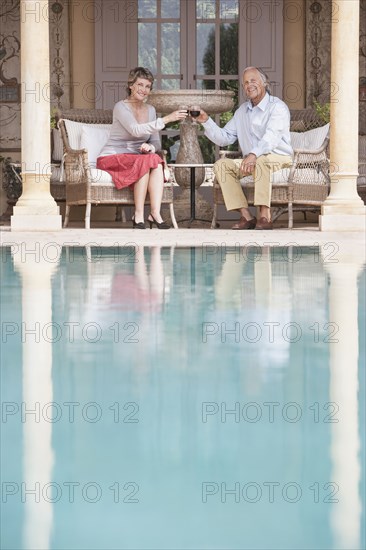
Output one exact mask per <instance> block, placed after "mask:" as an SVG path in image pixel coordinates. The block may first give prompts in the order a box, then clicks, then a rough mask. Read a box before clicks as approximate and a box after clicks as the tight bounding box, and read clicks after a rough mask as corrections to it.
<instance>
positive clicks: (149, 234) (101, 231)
mask: <svg viewBox="0 0 366 550" xmlns="http://www.w3.org/2000/svg"><path fill="white" fill-rule="evenodd" d="M77 225H78V226H77V227H70V228H67V229H63V230H62V231H57V232H37V231H34V232H17V231H10V227H9V226H4V227H1V228H0V245H1V246H10V245H18V246H19V245H20V244H22V245H23V246H26V248H27V250H31V249H32V246H33V247H35V246H46V245H47V246H49V245H50V243H54V244H57V245H60V246H61V245H69V246H87V245H93V246H101V247H110V246H127V245H129V246H178V247H187V246H196V247H209V246H211V247H214V248H216V249H218V248H219V247H235V246H291V245H292V246H296V245H299V246H320V247H321V249H322V251H323V253H324V254H326V255H328V256H329V257H330V255H331V254H335V257H342V258H343V257H344V258H348V257H349V258H351V257H352V256H354V257H355V258H357V263H359V262H365V253H366V240H365V233H364V232H346V231H345V232H340V231H339V232H322V231H319V230H318V228H317V227H314V226H313V227H299V228H295V229H292V230H289V229H274V230H273V231H256V230H253V231H233V230H231V229H230V227H228V228H225V229H215V230H213V229H209V228H207V229H203V228H193V227H192V228H182V229H169V230H165V231H162V230H158V229H151V230H150V229H146V230H145V231H142V230H136V229H135V230H134V229H130V228H121V227H120V226H119V227H116V226H114V227H113V226H112V227H108V228H105V227H104V228H101V227H99V228H98V227H95V228H93V229H89V230H86V229H84V228H83V227H82V225H81V224H77Z"/></svg>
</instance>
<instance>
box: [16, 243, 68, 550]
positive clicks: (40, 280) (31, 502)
mask: <svg viewBox="0 0 366 550" xmlns="http://www.w3.org/2000/svg"><path fill="white" fill-rule="evenodd" d="M22 255H23V252H22V250H19V251H18V252H16V253H15V254H14V266H15V268H16V269H17V271H18V272H19V273H20V275H21V277H22V323H23V324H22V327H23V330H22V333H23V348H22V352H23V402H24V403H25V408H26V410H29V411H32V410H35V409H36V411H38V410H40V414H39V417H38V416H36V415H38V412H37V413H36V414H34V413H28V414H27V415H26V416H25V421H24V424H23V426H24V430H23V437H24V452H23V457H24V458H23V460H24V478H23V479H24V487H25V490H26V491H34V488H35V487H39V490H38V489H37V490H36V491H37V493H39V494H40V501H39V502H36V497H35V495H34V494H28V495H27V494H26V496H25V528H24V548H29V549H34V548H37V549H42V550H45V549H48V548H50V542H51V529H52V521H53V510H52V504H51V503H50V502H48V501H47V500H48V499H50V498H52V496H53V495H52V492H51V490H49V491H48V493H45V494H42V490H44V489H45V488H46V489H47V484H48V483H50V482H51V480H52V477H51V476H52V468H53V463H54V454H53V450H52V423H51V422H50V421H47V420H45V419H44V417H43V415H42V407H44V405H45V404H47V403H50V402H52V401H53V391H52V375H51V373H52V343H51V340H52V335H51V334H50V331H51V328H49V329H48V331H47V333H45V332H44V331H45V327H47V326H48V327H51V325H49V323H52V291H51V276H52V273H53V272H54V271H55V269H56V267H57V261H56V263H55V262H52V263H50V262H47V261H46V260H44V259H43V258H42V256H40V257H34V256H32V257H30V258H28V257H27V258H26V261H24V260H25V259H24V257H22ZM37 408H38V409H37ZM48 416H49V417H51V418H52V413H49V415H48Z"/></svg>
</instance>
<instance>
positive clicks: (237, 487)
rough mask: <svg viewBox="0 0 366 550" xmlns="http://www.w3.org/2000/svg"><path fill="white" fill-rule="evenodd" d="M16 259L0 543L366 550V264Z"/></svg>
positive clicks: (231, 253)
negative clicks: (365, 548)
mask: <svg viewBox="0 0 366 550" xmlns="http://www.w3.org/2000/svg"><path fill="white" fill-rule="evenodd" d="M330 252H331V251H329V250H328V254H324V251H321V250H319V249H318V248H316V247H309V248H300V247H286V248H285V247H283V248H281V247H274V248H270V247H264V248H260V247H247V248H245V247H244V248H241V247H231V248H230V247H223V246H221V247H219V246H216V247H212V246H207V247H205V246H203V247H201V248H168V247H166V248H165V247H150V248H145V249H144V248H142V247H139V248H137V249H136V248H134V247H129V246H126V247H119V248H118V247H113V248H100V247H74V248H72V247H71V248H63V249H62V250H60V257H58V255H57V254H54V250H51V249H49V250H48V251H47V253H45V251H43V252H42V251H41V252H39V253H37V251H36V252H35V253H33V254H29V253H27V254H25V253H24V250H23V251H22V250H21V249H18V250H17V252H16V253H14V254H13V255H12V253H11V250H10V249H9V248H4V249H3V250H2V262H1V271H2V281H3V285H2V290H1V308H2V309H1V320H2V361H1V364H2V371H1V372H2V377H1V382H2V384H1V397H2V445H1V448H2V461H1V464H2V466H1V474H2V534H1V539H2V544H1V547H2V548H6V549H9V550H10V549H23V548H24V549H26V548H28V549H30V548H32V549H36V548H37V549H38V548H47V549H50V550H51V549H52V550H56V549H57V550H61V549H62V550H66V549H86V548H88V549H96V550H97V549H122V548H123V549H127V548H128V549H182V550H183V549H198V548H199V549H201V548H206V549H214V548H215V549H216V548H220V549H224V548H225V549H290V548H291V549H305V548H306V549H315V548H316V549H338V548H339V549H341V548H354V549H361V548H364V547H365V496H364V495H365V467H364V464H365V369H364V367H365V362H364V358H365V339H364V334H365V310H366V308H365V284H366V272H365V268H364V266H360V265H359V264H358V263H357V262H356V261H355V262H352V261H351V262H343V261H341V260H340V259H339V258H337V254H336V252H335V253H334V254H333V253H332V254H330Z"/></svg>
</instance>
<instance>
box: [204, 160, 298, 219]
mask: <svg viewBox="0 0 366 550" xmlns="http://www.w3.org/2000/svg"><path fill="white" fill-rule="evenodd" d="M242 160H243V159H226V158H223V159H220V160H218V161H217V162H215V164H214V167H213V169H214V172H215V176H216V178H217V181H218V182H219V184H220V187H221V190H222V194H223V197H224V201H225V206H226V208H227V210H238V209H239V208H248V201H247V199H246V196H245V195H244V191H243V189H242V187H241V185H240V179H241V178H242V177H243V175H242V174H240V165H241V163H242ZM291 164H292V158H291V157H290V156H289V155H277V154H275V153H269V154H268V155H261V156H260V157H258V158H257V163H256V167H255V170H254V174H253V176H254V205H255V206H268V207H270V206H271V193H272V184H271V176H272V174H273V172H277V170H281V169H282V168H288V167H289V166H291Z"/></svg>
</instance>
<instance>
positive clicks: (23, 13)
mask: <svg viewBox="0 0 366 550" xmlns="http://www.w3.org/2000/svg"><path fill="white" fill-rule="evenodd" d="M48 9H49V6H48V0H21V2H20V21H21V42H22V55H21V79H22V84H21V86H22V112H21V133H22V136H21V137H22V181H23V193H22V195H21V197H20V198H19V200H18V202H17V204H16V206H15V207H14V215H13V216H12V217H11V228H12V230H19V231H22V230H56V229H61V216H60V213H59V207H58V206H57V204H56V202H55V201H54V199H53V198H52V196H51V194H50V175H51V166H50V160H51V145H50V100H49V93H50V90H49V82H50V76H49V71H50V68H49V30H48V26H49V14H48Z"/></svg>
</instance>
